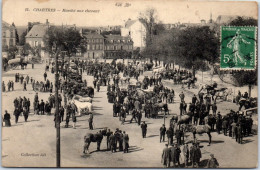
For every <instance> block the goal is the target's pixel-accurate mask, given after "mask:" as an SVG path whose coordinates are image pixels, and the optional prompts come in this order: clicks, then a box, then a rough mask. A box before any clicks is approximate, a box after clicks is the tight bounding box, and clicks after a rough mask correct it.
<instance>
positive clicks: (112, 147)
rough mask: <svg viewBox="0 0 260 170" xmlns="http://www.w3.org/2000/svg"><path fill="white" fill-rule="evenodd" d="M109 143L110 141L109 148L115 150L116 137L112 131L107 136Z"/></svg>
mask: <svg viewBox="0 0 260 170" xmlns="http://www.w3.org/2000/svg"><path fill="white" fill-rule="evenodd" d="M109 143H110V148H111V152H112V153H113V152H116V138H115V135H114V133H113V132H112V133H111V135H110V137H109Z"/></svg>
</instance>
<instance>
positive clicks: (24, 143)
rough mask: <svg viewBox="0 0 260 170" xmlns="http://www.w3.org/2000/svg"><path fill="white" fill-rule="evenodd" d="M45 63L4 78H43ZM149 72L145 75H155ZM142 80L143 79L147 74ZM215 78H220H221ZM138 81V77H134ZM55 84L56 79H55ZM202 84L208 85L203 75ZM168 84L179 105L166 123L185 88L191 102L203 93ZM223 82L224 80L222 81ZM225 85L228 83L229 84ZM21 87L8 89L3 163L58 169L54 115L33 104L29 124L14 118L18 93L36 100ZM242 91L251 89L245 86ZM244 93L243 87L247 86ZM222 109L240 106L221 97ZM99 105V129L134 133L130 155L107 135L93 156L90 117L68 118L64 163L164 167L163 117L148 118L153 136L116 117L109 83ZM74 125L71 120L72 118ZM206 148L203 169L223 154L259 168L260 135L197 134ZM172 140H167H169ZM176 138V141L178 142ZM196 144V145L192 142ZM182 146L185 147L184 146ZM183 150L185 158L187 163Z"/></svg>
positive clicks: (232, 162)
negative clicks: (87, 139)
mask: <svg viewBox="0 0 260 170" xmlns="http://www.w3.org/2000/svg"><path fill="white" fill-rule="evenodd" d="M44 66H45V65H44V64H37V65H35V69H31V66H28V68H27V69H25V70H20V69H16V70H10V71H8V72H5V73H3V76H2V80H3V81H5V83H6V84H7V82H8V80H13V81H14V75H15V73H18V72H19V73H20V74H24V75H27V74H28V75H29V76H30V77H31V76H32V77H33V78H34V79H36V80H39V81H42V80H43V73H44ZM151 74H152V73H151V72H145V73H144V75H151ZM48 78H49V79H50V81H53V80H54V75H52V74H51V73H50V72H48ZM83 79H86V80H87V82H88V84H89V85H92V81H93V77H91V76H87V75H86V74H85V73H84V75H83ZM141 79H142V77H141ZM213 80H216V81H218V79H217V78H216V77H214V78H213ZM131 81H132V83H134V81H135V80H131ZM210 81H211V80H210V77H209V76H208V78H207V75H206V76H205V77H204V79H203V82H204V83H208V82H210ZM53 82H54V81H53ZM199 82H200V83H203V82H202V80H201V79H200V78H199ZM163 83H164V84H165V85H166V86H168V87H170V88H173V89H174V90H175V94H176V95H175V103H174V104H169V109H170V115H167V117H166V127H168V126H169V120H170V118H171V117H172V115H173V114H179V102H180V100H179V97H178V96H179V93H180V92H181V91H184V94H185V95H186V97H185V101H186V103H189V102H190V101H191V96H192V95H193V94H194V93H197V92H198V89H191V90H188V89H181V86H180V85H173V83H172V81H169V80H164V81H163ZM219 83H220V84H221V82H219ZM224 85H225V84H224ZM14 88H15V91H13V92H4V93H2V115H3V114H4V110H7V111H8V112H9V113H10V114H11V124H12V127H3V128H2V165H3V166H5V167H10V166H11V167H14V166H15V167H16V166H18V167H55V166H56V129H55V128H54V121H53V119H54V116H53V115H52V116H47V115H33V108H32V107H31V113H30V116H29V119H28V122H25V121H24V118H23V117H22V116H21V117H20V118H19V122H18V123H17V124H15V122H14V116H13V110H14V106H13V100H14V98H15V97H19V96H21V97H23V96H26V97H27V98H30V100H31V102H32V101H33V98H34V95H35V92H34V91H32V87H31V84H29V85H28V87H27V90H28V91H22V88H23V86H22V85H21V84H18V83H15V85H14ZM241 89H246V87H245V88H241ZM253 90H254V92H253V94H257V88H254V89H253ZM241 91H243V90H241ZM48 96H49V93H42V92H40V93H39V99H43V100H44V101H46V100H47V98H48ZM217 104H218V108H219V111H220V112H221V114H222V115H225V114H227V113H228V112H229V110H230V109H233V110H238V106H237V105H236V104H234V103H232V102H227V101H221V100H218V103H217ZM93 105H94V130H93V131H92V132H97V131H99V130H101V129H103V128H105V127H108V128H110V129H111V130H112V131H115V129H116V128H119V129H121V130H123V131H126V133H128V135H129V138H130V149H129V153H122V152H116V153H111V152H110V151H106V138H104V139H103V141H102V144H101V151H99V152H97V151H96V143H91V145H90V149H89V150H90V154H83V153H82V151H83V145H84V141H83V138H84V135H85V134H86V133H87V132H90V130H89V128H88V116H81V117H77V125H76V129H73V128H72V127H70V128H64V125H65V122H62V123H61V166H62V167H150V168H155V167H163V166H162V164H161V155H162V150H163V148H164V145H165V143H166V142H162V143H160V142H159V128H160V127H161V125H162V124H163V122H164V120H163V115H162V114H161V115H160V116H159V118H158V119H148V118H144V116H143V119H142V121H146V123H147V124H148V132H147V138H142V136H141V128H140V126H138V125H137V123H135V122H134V123H132V124H130V123H129V120H130V118H131V116H130V115H129V116H127V118H126V123H125V124H124V125H121V122H120V121H119V119H118V117H113V116H112V110H113V109H112V104H111V103H108V101H107V97H106V87H104V86H102V87H101V91H100V92H95V97H94V99H93ZM254 120H255V121H254V124H257V116H254ZM70 123H71V122H70ZM70 125H71V124H70ZM197 138H198V140H199V142H200V147H201V152H202V158H201V167H204V166H205V165H206V162H207V160H208V159H209V158H210V156H209V155H210V154H211V153H213V154H214V155H215V157H216V158H217V160H218V162H219V164H220V167H221V168H227V167H232V168H255V167H257V160H258V135H254V136H250V137H246V138H244V140H243V144H238V143H236V141H235V139H232V138H230V137H227V136H224V135H223V134H220V135H218V134H217V133H216V132H213V133H212V144H211V145H210V146H208V136H207V135H206V134H203V135H198V136H197ZM192 140H193V137H192V134H191V133H186V134H185V141H186V142H191V141H192ZM166 141H167V139H166ZM175 141H176V139H174V142H175ZM189 146H191V144H189ZM181 150H182V147H181ZM183 160H184V158H183V155H182V153H181V159H180V162H181V164H183Z"/></svg>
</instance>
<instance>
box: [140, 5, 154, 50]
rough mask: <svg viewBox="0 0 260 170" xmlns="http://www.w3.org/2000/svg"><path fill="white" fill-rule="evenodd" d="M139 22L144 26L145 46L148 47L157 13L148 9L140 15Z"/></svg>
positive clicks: (152, 9)
mask: <svg viewBox="0 0 260 170" xmlns="http://www.w3.org/2000/svg"><path fill="white" fill-rule="evenodd" d="M139 20H140V21H141V22H142V23H143V24H144V26H145V28H146V45H147V46H149V45H150V44H151V43H152V37H153V33H154V29H155V25H156V21H157V11H156V9H154V8H148V9H146V11H145V12H143V13H140V15H139Z"/></svg>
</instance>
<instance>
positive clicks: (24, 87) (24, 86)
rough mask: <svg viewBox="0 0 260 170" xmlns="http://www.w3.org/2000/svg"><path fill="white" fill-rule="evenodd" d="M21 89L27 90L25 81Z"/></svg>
mask: <svg viewBox="0 0 260 170" xmlns="http://www.w3.org/2000/svg"><path fill="white" fill-rule="evenodd" d="M23 91H27V89H26V81H24V82H23Z"/></svg>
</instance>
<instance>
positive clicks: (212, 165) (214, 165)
mask: <svg viewBox="0 0 260 170" xmlns="http://www.w3.org/2000/svg"><path fill="white" fill-rule="evenodd" d="M210 157H211V158H210V159H209V160H208V163H207V168H218V167H219V163H218V161H217V159H216V158H215V157H214V155H213V154H210Z"/></svg>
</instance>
